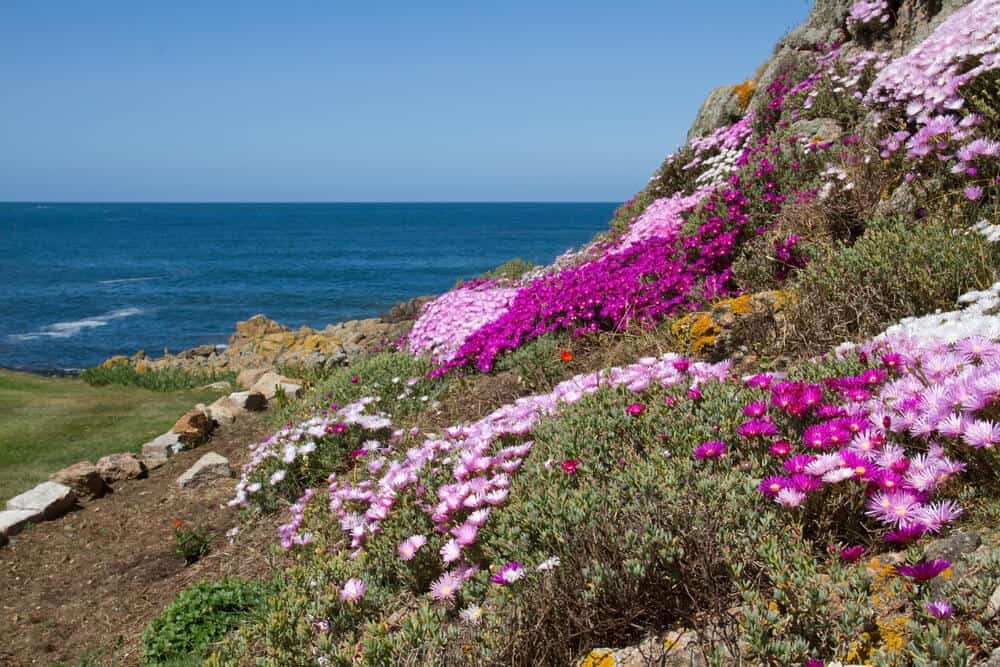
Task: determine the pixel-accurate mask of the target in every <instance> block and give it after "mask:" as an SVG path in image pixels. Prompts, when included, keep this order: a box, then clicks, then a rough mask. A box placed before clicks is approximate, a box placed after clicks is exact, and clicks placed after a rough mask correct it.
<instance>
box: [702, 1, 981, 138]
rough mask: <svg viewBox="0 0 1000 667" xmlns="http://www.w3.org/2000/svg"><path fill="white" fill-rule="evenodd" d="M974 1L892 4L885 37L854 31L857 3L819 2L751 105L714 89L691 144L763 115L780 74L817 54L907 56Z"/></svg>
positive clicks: (731, 90)
mask: <svg viewBox="0 0 1000 667" xmlns="http://www.w3.org/2000/svg"><path fill="white" fill-rule="evenodd" d="M968 3H969V0H902V1H899V0H896V1H894V2H891V3H887V6H888V9H889V15H890V16H891V20H890V21H889V22H888V23H887V24H885V25H884V26H880V28H881V29H880V30H879V31H870V30H869V31H854V32H855V34H852V31H851V29H849V27H848V21H849V18H850V11H851V8H852V6H854V5H855V4H857V3H856V2H854V0H816V2H815V3H814V4H813V8H812V11H811V12H810V13H809V16H808V17H807V18H806V20H805V21H804V22H803V23H802V24H801V25H799V26H798V27H796V28H795V29H794V30H792V31H791V32H790V33H789V34H788V35H786V36H785V37H783V38H782V39H781V40H779V41H778V43H777V44H776V45H775V47H774V52H773V54H772V56H771V58H770V59H769V60H768V61H767V62H765V63H763V64H762V65H761V66H760V68H759V69H758V71H757V75H756V76H755V77H754V78H753V79H752V81H753V83H754V86H753V91H752V97H750V99H749V101H747V100H746V99H745V98H744V100H742V102H743V103H741V99H740V88H739V86H735V85H723V86H718V87H716V88H713V89H712V90H711V91H710V92H709V93H708V95H707V96H706V98H705V101H704V102H702V105H701V108H700V109H699V110H698V113H697V114H696V115H695V118H694V121H693V122H692V124H691V128H690V129H689V130H688V134H687V138H688V139H689V140H690V139H693V138H695V137H700V136H704V135H706V134H708V133H709V132H711V131H712V130H715V129H717V128H720V127H723V126H724V125H728V124H730V123H733V122H736V121H737V120H739V119H740V118H741V117H742V116H743V114H744V112H745V109H751V110H754V109H759V108H760V107H761V105H763V104H766V94H767V93H766V91H767V87H768V86H769V85H770V84H771V83H772V82H773V81H774V79H775V78H776V77H777V76H778V74H779V73H781V72H783V71H788V70H793V69H795V68H796V67H798V66H800V65H802V64H803V63H806V62H808V61H809V60H810V59H812V58H814V57H815V55H816V53H817V49H818V48H820V47H825V46H828V45H830V44H834V43H836V44H842V45H843V48H844V49H845V50H846V51H848V52H850V51H852V50H854V51H858V50H862V49H879V50H884V51H889V52H891V53H893V54H894V55H901V54H903V53H905V52H907V51H909V50H910V49H911V48H913V47H914V46H915V45H917V44H919V43H920V42H921V41H923V40H924V39H925V38H926V37H927V36H928V35H929V34H930V33H931V32H932V31H933V30H934V28H936V27H937V26H939V25H940V24H941V22H942V21H944V19H945V18H947V17H948V16H949V15H951V14H952V13H953V12H954V11H955V10H957V9H959V8H960V7H963V6H964V5H967V4H968Z"/></svg>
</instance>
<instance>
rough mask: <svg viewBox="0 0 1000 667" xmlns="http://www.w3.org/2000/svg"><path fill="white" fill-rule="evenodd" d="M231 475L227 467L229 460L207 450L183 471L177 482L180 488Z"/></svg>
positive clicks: (199, 484)
mask: <svg viewBox="0 0 1000 667" xmlns="http://www.w3.org/2000/svg"><path fill="white" fill-rule="evenodd" d="M232 476H233V473H232V470H230V469H229V460H228V459H227V458H226V457H225V456H220V455H219V454H216V453H215V452H209V453H208V454H205V455H204V456H202V457H201V458H200V459H198V460H197V461H196V462H195V464H194V465H193V466H191V467H190V468H188V469H187V470H186V471H184V474H183V475H181V476H180V477H178V478H177V484H178V486H180V487H181V488H184V489H187V488H191V487H195V486H201V485H202V484H205V483H208V482H211V481H214V480H216V479H222V478H224V477H232Z"/></svg>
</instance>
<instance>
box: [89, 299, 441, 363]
mask: <svg viewBox="0 0 1000 667" xmlns="http://www.w3.org/2000/svg"><path fill="white" fill-rule="evenodd" d="M433 298H434V297H433V296H419V297H415V298H413V299H410V300H408V301H404V302H401V303H397V304H396V305H394V306H393V307H392V308H390V309H389V311H388V312H386V313H384V314H382V315H381V316H380V317H371V318H367V319H361V320H349V321H347V322H340V323H338V324H330V325H327V326H326V327H325V328H323V329H322V330H318V329H313V328H311V327H306V326H304V327H301V328H299V329H298V330H293V329H290V328H289V327H286V326H284V325H282V324H279V323H278V322H275V321H274V320H272V319H269V318H267V317H266V316H264V315H262V314H257V315H254V316H253V317H251V318H250V319H248V320H245V321H243V322H237V324H236V332H235V333H234V334H233V335H232V336H230V337H229V344H228V345H227V346H225V347H223V346H221V345H220V346H216V345H199V346H198V347H193V348H190V349H188V350H184V351H182V352H178V353H176V354H165V355H164V356H163V357H161V358H158V359H153V358H151V357H149V356H148V355H147V354H146V353H145V352H144V351H139V352H136V353H135V354H134V355H132V356H131V357H127V356H125V355H116V356H114V357H110V358H109V359H107V360H105V361H104V363H103V364H102V366H105V367H110V366H113V365H115V364H118V363H128V364H131V365H132V366H134V367H135V368H136V370H138V371H140V372H143V371H147V370H151V369H162V368H181V369H184V370H192V371H202V372H204V371H237V372H238V371H240V370H243V369H248V368H261V367H265V368H277V367H281V366H285V367H290V368H303V369H321V368H329V367H336V366H344V365H346V364H348V363H350V362H351V361H352V360H354V359H356V358H358V357H360V356H362V355H365V354H370V353H372V352H376V351H378V350H379V349H382V348H384V347H386V346H388V345H391V344H392V343H394V342H395V341H397V340H399V339H400V338H401V337H402V336H404V335H405V334H406V332H408V331H409V330H410V327H411V326H412V325H413V321H414V320H415V319H416V317H417V315H418V314H419V313H420V309H421V308H422V307H423V305H424V304H425V303H427V302H428V301H430V300H431V299H433Z"/></svg>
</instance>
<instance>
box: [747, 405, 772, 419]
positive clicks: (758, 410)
mask: <svg viewBox="0 0 1000 667" xmlns="http://www.w3.org/2000/svg"><path fill="white" fill-rule="evenodd" d="M743 414H744V415H746V416H747V417H752V418H754V419H759V418H760V417H763V416H764V415H766V414H767V403H764V402H762V401H754V402H753V403H748V404H747V405H745V406H743Z"/></svg>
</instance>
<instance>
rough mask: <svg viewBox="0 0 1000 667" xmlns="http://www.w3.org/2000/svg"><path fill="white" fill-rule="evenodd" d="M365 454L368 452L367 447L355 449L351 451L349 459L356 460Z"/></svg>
mask: <svg viewBox="0 0 1000 667" xmlns="http://www.w3.org/2000/svg"><path fill="white" fill-rule="evenodd" d="M366 454H368V450H367V449H355V450H353V451H351V459H353V460H355V461H357V460H358V459H360V458H361V457H362V456H365V455H366Z"/></svg>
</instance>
